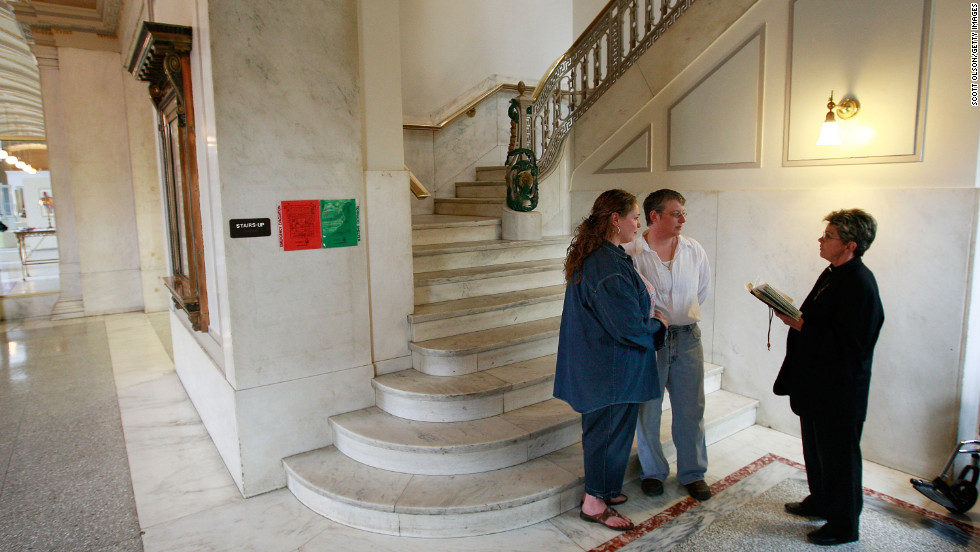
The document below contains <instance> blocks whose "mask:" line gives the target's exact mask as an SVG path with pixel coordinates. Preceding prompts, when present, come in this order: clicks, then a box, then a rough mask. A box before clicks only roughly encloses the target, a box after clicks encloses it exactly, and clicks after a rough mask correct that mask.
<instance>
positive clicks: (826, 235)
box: [820, 232, 844, 241]
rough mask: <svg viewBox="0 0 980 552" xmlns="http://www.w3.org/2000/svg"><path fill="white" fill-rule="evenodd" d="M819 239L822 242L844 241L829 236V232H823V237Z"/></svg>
mask: <svg viewBox="0 0 980 552" xmlns="http://www.w3.org/2000/svg"><path fill="white" fill-rule="evenodd" d="M820 239H822V240H824V241H827V240H840V241H844V240H841V239H840V237H838V236H831V235H830V232H824V233H823V235H821V236H820Z"/></svg>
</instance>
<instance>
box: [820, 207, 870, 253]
mask: <svg viewBox="0 0 980 552" xmlns="http://www.w3.org/2000/svg"><path fill="white" fill-rule="evenodd" d="M823 219H824V220H825V221H826V222H827V223H828V224H832V225H833V226H835V227H836V228H837V232H838V233H839V234H840V239H841V241H843V242H844V243H845V244H846V243H848V242H854V243H856V244H857V248H856V249H855V250H854V255H855V256H857V257H860V256H862V255H864V252H865V251H867V250H868V248H869V247H871V242H873V241H875V234H876V233H877V232H878V222H877V221H876V220H875V218H874V217H873V216H871V215H869V214H868V213H867V212H866V211H864V210H863V209H841V210H839V211H834V212H833V213H830V214H829V215H827V216H825V217H824V218H823Z"/></svg>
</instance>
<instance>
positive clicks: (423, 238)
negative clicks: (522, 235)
mask: <svg viewBox="0 0 980 552" xmlns="http://www.w3.org/2000/svg"><path fill="white" fill-rule="evenodd" d="M500 235H501V231H500V225H499V224H495V225H490V226H458V227H448V228H423V229H420V230H412V244H413V245H431V244H434V243H456V242H468V241H486V240H499V239H500Z"/></svg>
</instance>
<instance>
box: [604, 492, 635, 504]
mask: <svg viewBox="0 0 980 552" xmlns="http://www.w3.org/2000/svg"><path fill="white" fill-rule="evenodd" d="M629 499H630V497H628V496H626V495H624V494H620V495H619V496H616V497H613V498H610V499H609V500H607V501H606V504H608V505H610V506H619V505H620V504H626V501H627V500H629Z"/></svg>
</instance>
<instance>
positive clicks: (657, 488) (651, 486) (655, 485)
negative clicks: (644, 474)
mask: <svg viewBox="0 0 980 552" xmlns="http://www.w3.org/2000/svg"><path fill="white" fill-rule="evenodd" d="M640 488H641V489H643V494H645V495H647V496H660V495H662V494H664V482H663V481H661V480H659V479H653V478H651V479H644V480H643V481H641V482H640Z"/></svg>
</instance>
